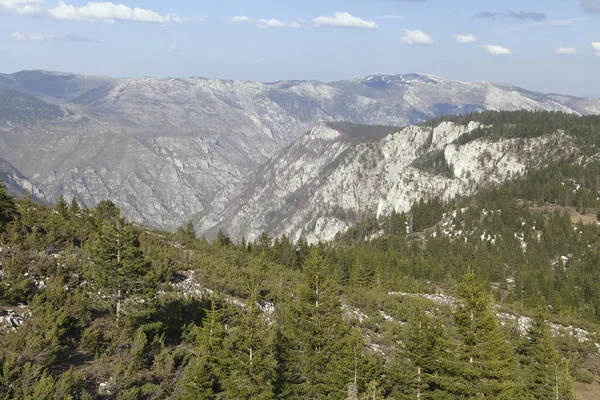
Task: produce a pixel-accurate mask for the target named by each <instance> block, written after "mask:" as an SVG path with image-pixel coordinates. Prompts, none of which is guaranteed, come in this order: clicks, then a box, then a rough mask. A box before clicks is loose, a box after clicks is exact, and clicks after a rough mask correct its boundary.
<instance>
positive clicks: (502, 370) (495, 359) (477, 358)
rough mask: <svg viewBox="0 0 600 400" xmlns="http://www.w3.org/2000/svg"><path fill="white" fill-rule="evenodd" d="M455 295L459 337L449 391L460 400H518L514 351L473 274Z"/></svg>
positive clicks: (468, 275) (484, 292) (483, 288)
mask: <svg viewBox="0 0 600 400" xmlns="http://www.w3.org/2000/svg"><path fill="white" fill-rule="evenodd" d="M457 294H458V298H459V300H460V302H461V303H460V304H458V305H457V307H456V311H455V312H454V319H455V322H456V325H457V328H458V332H459V334H460V337H461V343H460V345H459V349H458V360H459V361H460V362H461V364H460V365H459V367H458V370H457V377H456V378H457V379H456V384H455V385H453V386H454V387H453V388H451V390H453V391H454V394H455V395H458V396H460V397H486V398H487V397H489V398H494V399H506V400H509V399H516V398H519V397H520V396H521V392H520V389H521V388H520V387H519V385H518V384H517V373H518V371H517V363H516V358H515V353H514V349H513V348H512V346H511V345H510V344H509V342H508V338H507V335H506V332H505V330H504V328H503V327H502V326H501V325H500V323H499V321H498V319H497V317H496V315H495V313H494V310H493V307H492V302H491V298H490V295H489V294H488V293H487V291H486V290H485V287H484V285H483V284H481V283H479V282H477V281H476V279H475V275H474V274H473V273H468V274H466V275H464V277H463V280H462V282H461V284H460V285H459V287H458V293H457Z"/></svg>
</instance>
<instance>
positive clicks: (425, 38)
mask: <svg viewBox="0 0 600 400" xmlns="http://www.w3.org/2000/svg"><path fill="white" fill-rule="evenodd" d="M404 32H405V35H404V37H403V38H402V41H403V42H404V43H406V44H432V43H433V39H432V38H431V36H429V35H428V34H426V33H425V32H423V31H420V30H418V29H417V30H414V31H411V30H410V29H405V30H404Z"/></svg>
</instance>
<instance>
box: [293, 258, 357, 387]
mask: <svg viewBox="0 0 600 400" xmlns="http://www.w3.org/2000/svg"><path fill="white" fill-rule="evenodd" d="M326 267H327V263H326V262H325V259H324V258H323V257H322V256H321V254H320V253H319V250H318V248H313V249H312V250H311V252H310V255H309V256H308V259H307V260H306V261H305V262H304V265H303V268H302V283H301V285H300V287H299V288H298V293H297V298H296V300H295V301H292V302H290V303H289V304H288V307H287V313H286V323H285V325H284V327H283V328H284V334H285V336H286V338H287V340H288V343H289V346H288V348H287V349H286V355H285V356H284V357H285V358H286V364H287V367H288V368H287V370H286V382H285V387H284V388H283V390H282V395H283V396H284V397H286V396H287V397H291V398H325V397H332V398H343V397H345V396H346V394H347V388H348V385H349V384H350V383H351V382H352V381H353V377H354V369H355V368H354V350H353V346H352V343H351V342H352V341H351V337H352V336H351V335H350V329H349V327H348V325H346V323H345V322H344V321H343V319H342V313H341V308H340V302H339V299H338V297H337V296H336V293H335V288H334V285H333V284H332V282H331V279H330V278H329V276H328V271H327V270H326Z"/></svg>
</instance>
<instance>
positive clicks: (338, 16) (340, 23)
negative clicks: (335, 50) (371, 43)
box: [313, 11, 379, 29]
mask: <svg viewBox="0 0 600 400" xmlns="http://www.w3.org/2000/svg"><path fill="white" fill-rule="evenodd" d="M313 22H314V23H315V25H316V26H318V27H330V28H360V29H377V28H379V26H377V24H376V23H375V22H373V21H365V20H364V19H360V18H358V17H355V16H353V15H352V14H350V13H347V12H339V11H338V12H336V13H334V14H333V16H332V17H326V16H323V15H321V16H320V17H317V18H314V19H313Z"/></svg>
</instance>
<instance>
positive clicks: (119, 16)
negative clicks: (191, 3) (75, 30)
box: [48, 1, 182, 24]
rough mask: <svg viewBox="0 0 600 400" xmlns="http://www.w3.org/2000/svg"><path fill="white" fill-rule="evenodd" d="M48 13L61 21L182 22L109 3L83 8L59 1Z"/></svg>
mask: <svg viewBox="0 0 600 400" xmlns="http://www.w3.org/2000/svg"><path fill="white" fill-rule="evenodd" d="M48 13H49V14H50V15H51V16H52V17H53V18H54V19H57V20H61V21H104V22H115V21H130V22H148V23H153V24H168V23H172V22H182V19H181V18H180V17H178V16H177V15H173V14H168V15H161V14H159V13H157V12H155V11H152V10H149V9H145V8H138V7H135V8H132V7H129V6H126V5H123V4H114V3H111V2H89V3H87V4H86V5H84V6H80V7H78V6H73V5H71V4H67V3H65V2H64V1H60V2H59V3H58V6H56V8H52V9H49V10H48Z"/></svg>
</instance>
